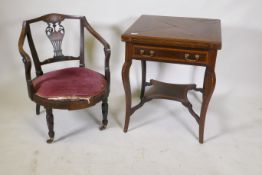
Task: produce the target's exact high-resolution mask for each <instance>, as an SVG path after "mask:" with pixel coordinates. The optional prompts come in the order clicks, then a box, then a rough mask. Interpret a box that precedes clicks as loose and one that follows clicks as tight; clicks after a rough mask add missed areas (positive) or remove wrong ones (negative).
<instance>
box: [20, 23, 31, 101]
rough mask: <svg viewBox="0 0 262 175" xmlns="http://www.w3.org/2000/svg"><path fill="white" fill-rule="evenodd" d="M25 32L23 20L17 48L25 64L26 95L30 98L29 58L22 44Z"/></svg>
mask: <svg viewBox="0 0 262 175" xmlns="http://www.w3.org/2000/svg"><path fill="white" fill-rule="evenodd" d="M26 33H27V23H26V21H24V22H23V26H22V31H21V34H20V37H19V40H18V49H19V53H20V55H21V56H22V58H23V63H24V66H25V77H26V83H27V89H28V95H29V97H30V98H31V99H32V97H33V93H34V89H33V84H32V78H31V67H32V64H31V58H30V56H29V54H28V53H26V51H25V50H24V48H23V45H24V41H25V38H26Z"/></svg>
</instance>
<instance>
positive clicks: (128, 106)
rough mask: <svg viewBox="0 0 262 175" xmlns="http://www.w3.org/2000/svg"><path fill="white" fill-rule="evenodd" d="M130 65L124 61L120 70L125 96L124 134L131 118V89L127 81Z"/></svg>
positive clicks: (128, 61)
mask: <svg viewBox="0 0 262 175" xmlns="http://www.w3.org/2000/svg"><path fill="white" fill-rule="evenodd" d="M131 64H132V61H131V60H126V61H125V63H124V65H123V68H122V80H123V85H124V90H125V96H126V118H125V126H124V132H127V130H128V125H129V120H130V116H131V105H132V101H131V88H130V80H129V70H130V66H131Z"/></svg>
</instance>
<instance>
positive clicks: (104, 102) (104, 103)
mask: <svg viewBox="0 0 262 175" xmlns="http://www.w3.org/2000/svg"><path fill="white" fill-rule="evenodd" d="M102 114H103V120H102V126H100V128H99V129H100V130H104V129H105V128H106V126H107V123H108V120H107V114H108V102H107V98H105V99H104V100H102Z"/></svg>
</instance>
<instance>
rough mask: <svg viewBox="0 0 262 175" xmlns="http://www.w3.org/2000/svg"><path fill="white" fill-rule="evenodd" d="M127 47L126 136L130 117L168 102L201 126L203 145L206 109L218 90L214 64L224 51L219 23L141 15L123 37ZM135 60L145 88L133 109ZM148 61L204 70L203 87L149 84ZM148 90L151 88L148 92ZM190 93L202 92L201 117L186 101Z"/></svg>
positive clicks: (208, 20) (124, 67)
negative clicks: (154, 102)
mask: <svg viewBox="0 0 262 175" xmlns="http://www.w3.org/2000/svg"><path fill="white" fill-rule="evenodd" d="M122 40H123V41H124V42H125V43H126V56H125V62H124V64H123V68H122V80H123V86H124V90H125V97H126V98H125V99H126V114H125V126H124V132H127V130H128V126H129V121H130V116H131V115H132V114H133V113H134V112H135V111H136V110H137V109H139V108H140V107H142V106H143V104H144V103H146V102H147V101H150V100H152V99H159V98H161V99H162V98H163V99H169V100H176V101H179V102H181V103H182V104H183V105H184V106H185V107H187V108H188V110H189V112H190V113H191V114H192V116H193V117H194V118H195V119H196V121H197V123H198V124H199V142H200V143H203V142H204V126H205V118H206V113H207V108H208V104H209V101H210V99H211V96H212V94H213V91H214V88H215V80H216V76H215V62H216V56H217V50H219V49H221V24H220V20H218V19H201V18H184V17H168V16H152V15H142V16H141V17H140V18H139V19H137V20H136V21H135V22H134V24H132V26H130V27H129V28H128V29H127V31H126V32H124V33H123V35H122ZM132 60H141V68H142V83H141V84H142V85H141V94H140V99H141V101H140V103H138V104H137V105H135V106H133V107H132V106H131V105H132V101H131V100H132V99H131V89H130V81H129V70H130V66H131V65H132ZM146 61H157V62H165V63H175V64H187V65H194V66H204V67H205V68H206V70H205V76H204V83H203V87H196V85H195V84H189V85H175V84H169V83H164V82H160V81H156V80H150V82H147V81H146ZM146 86H150V87H149V89H148V90H145V89H147V88H145V87H146ZM189 90H195V91H200V92H201V93H202V94H203V101H202V107H201V112H200V115H198V114H197V113H196V112H195V111H194V110H193V108H192V104H191V103H190V102H189V100H188V98H187V92H188V91H189Z"/></svg>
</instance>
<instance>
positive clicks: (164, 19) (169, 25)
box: [122, 15, 221, 49]
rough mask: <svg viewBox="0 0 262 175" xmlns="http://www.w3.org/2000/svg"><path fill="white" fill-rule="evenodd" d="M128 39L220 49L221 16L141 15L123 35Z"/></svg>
mask: <svg viewBox="0 0 262 175" xmlns="http://www.w3.org/2000/svg"><path fill="white" fill-rule="evenodd" d="M122 40H123V41H125V42H133V43H140V44H150V45H152V44H153V45H161V46H162V45H165V46H178V47H187V48H188V47H190V48H199V49H221V24H220V20H218V19H204V18H186V17H170V16H153V15H142V16H141V17H140V18H138V19H137V20H136V21H135V22H134V24H133V25H132V26H130V27H129V28H128V29H127V30H126V32H124V34H123V35H122Z"/></svg>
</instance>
